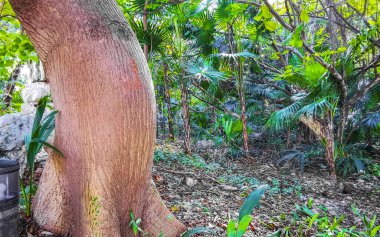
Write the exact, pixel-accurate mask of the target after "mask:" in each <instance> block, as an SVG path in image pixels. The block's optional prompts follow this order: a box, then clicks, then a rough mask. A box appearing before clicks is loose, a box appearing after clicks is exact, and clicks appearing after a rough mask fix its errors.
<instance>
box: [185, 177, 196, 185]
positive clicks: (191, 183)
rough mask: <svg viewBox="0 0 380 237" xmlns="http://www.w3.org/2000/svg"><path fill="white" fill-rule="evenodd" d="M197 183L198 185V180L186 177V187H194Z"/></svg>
mask: <svg viewBox="0 0 380 237" xmlns="http://www.w3.org/2000/svg"><path fill="white" fill-rule="evenodd" d="M197 183H198V181H197V180H196V179H193V178H190V177H186V185H187V186H189V187H194V186H195V185H196V184H197Z"/></svg>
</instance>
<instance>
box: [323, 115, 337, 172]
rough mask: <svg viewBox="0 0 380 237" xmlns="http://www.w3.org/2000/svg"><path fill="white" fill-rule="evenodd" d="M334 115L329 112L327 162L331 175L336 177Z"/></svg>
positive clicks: (326, 129)
mask: <svg viewBox="0 0 380 237" xmlns="http://www.w3.org/2000/svg"><path fill="white" fill-rule="evenodd" d="M333 119H334V118H333V116H332V114H331V113H330V112H329V114H328V118H327V127H326V128H325V133H326V161H327V163H328V166H329V168H330V175H331V176H332V177H334V178H335V177H336V172H335V161H334V159H335V144H334V120H333Z"/></svg>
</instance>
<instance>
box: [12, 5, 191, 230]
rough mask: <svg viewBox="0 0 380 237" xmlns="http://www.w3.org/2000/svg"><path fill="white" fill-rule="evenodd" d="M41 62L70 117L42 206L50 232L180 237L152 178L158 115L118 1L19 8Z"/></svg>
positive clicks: (61, 120)
mask: <svg viewBox="0 0 380 237" xmlns="http://www.w3.org/2000/svg"><path fill="white" fill-rule="evenodd" d="M10 3H11V5H12V7H13V9H14V11H15V12H16V14H17V17H18V18H19V19H20V21H21V23H22V25H23V27H24V29H25V31H26V32H27V34H28V36H29V37H30V39H31V41H32V43H33V44H34V46H35V48H36V50H37V53H38V55H39V57H40V58H41V60H42V62H43V64H44V68H45V73H46V77H47V79H48V80H49V81H50V83H51V89H52V97H53V101H54V105H55V107H56V109H58V110H59V111H60V112H59V114H58V116H57V118H56V132H55V134H56V136H55V142H54V144H55V146H56V147H58V148H59V149H60V150H61V151H62V152H63V154H64V155H65V157H64V158H62V157H59V156H58V155H52V157H51V158H50V159H49V160H48V162H47V164H46V166H45V171H44V174H43V175H42V178H41V182H40V184H39V188H38V193H37V194H36V197H35V202H34V217H35V219H36V220H37V222H38V223H39V224H41V225H42V227H43V228H46V229H47V230H50V231H53V232H58V233H61V234H67V233H69V234H70V235H71V236H75V237H77V236H78V237H81V236H125V237H129V236H132V235H133V233H132V230H131V229H130V227H128V224H129V222H130V219H129V212H130V211H132V212H133V213H134V214H135V216H136V217H141V218H142V227H143V229H144V230H145V231H146V232H149V233H150V235H149V236H157V235H159V233H160V232H161V231H162V232H163V234H164V236H165V237H167V236H172V237H174V236H178V235H179V234H180V233H181V232H183V230H184V226H183V225H182V224H181V223H179V222H178V221H177V220H176V219H175V218H173V217H172V216H170V213H169V212H168V211H167V210H166V208H165V206H164V205H163V203H162V201H161V199H160V197H159V195H158V194H157V192H156V191H155V188H154V186H152V185H151V184H150V170H151V166H152V155H153V150H154V143H155V131H156V115H155V112H156V111H155V107H156V106H155V98H154V91H153V84H152V81H151V77H150V73H149V69H148V65H147V62H146V60H145V57H144V54H143V52H142V50H141V48H140V46H139V43H138V41H137V39H136V37H135V35H134V33H133V32H132V30H131V29H130V27H129V25H128V24H127V22H126V20H125V19H124V16H123V14H122V12H121V11H120V9H119V8H118V6H117V4H116V2H115V1H109V0H108V1H105V0H65V1H61V0H34V1H32V0H11V1H10Z"/></svg>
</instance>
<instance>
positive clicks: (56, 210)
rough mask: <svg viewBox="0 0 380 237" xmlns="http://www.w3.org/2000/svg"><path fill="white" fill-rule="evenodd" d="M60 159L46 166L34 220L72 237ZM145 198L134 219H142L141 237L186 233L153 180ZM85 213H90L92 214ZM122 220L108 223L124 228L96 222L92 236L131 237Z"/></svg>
mask: <svg viewBox="0 0 380 237" xmlns="http://www.w3.org/2000/svg"><path fill="white" fill-rule="evenodd" d="M59 159H64V158H62V157H58V156H57V155H53V157H52V158H51V159H49V160H48V161H47V162H46V165H45V169H44V172H43V174H42V176H41V180H40V184H39V187H38V192H37V194H36V196H35V198H34V200H33V216H34V219H35V220H36V222H37V223H38V224H39V225H40V226H41V227H42V228H43V229H45V230H48V231H50V232H53V233H57V234H60V235H63V236H67V235H68V236H73V235H72V233H73V232H75V231H73V228H75V223H72V220H73V217H72V216H71V215H70V212H69V211H68V210H67V207H68V205H69V203H68V202H69V200H68V199H66V198H65V196H66V195H65V191H64V190H63V189H62V188H61V187H62V183H61V182H62V181H63V180H59V177H60V176H59V174H60V173H61V167H62V164H61V163H62V162H61V161H60V160H59ZM68 191H70V190H68ZM144 198H145V200H144V201H143V202H144V203H145V205H144V208H143V211H142V214H140V215H141V216H137V215H136V213H134V214H135V215H136V218H140V217H141V223H142V226H141V227H142V229H143V230H144V232H145V235H144V236H149V237H157V236H159V235H160V234H161V233H163V234H164V236H165V237H177V236H180V235H181V234H182V233H183V232H185V231H186V227H185V225H183V224H182V223H180V222H179V221H178V220H177V219H176V218H175V217H174V216H173V215H172V214H171V213H170V211H169V210H168V209H167V208H166V206H165V204H164V202H163V201H162V199H161V197H160V195H159V193H158V191H157V189H156V187H155V184H154V182H153V181H152V180H150V181H149V182H148V187H147V190H146V192H145V195H144ZM88 211H89V212H91V210H88ZM109 215H110V216H109V217H107V216H104V215H102V219H104V220H106V219H108V218H110V219H112V220H113V219H115V216H118V215H117V214H116V213H109ZM122 218H124V220H117V221H111V223H126V225H125V226H117V225H114V224H113V225H112V226H102V224H103V223H102V222H101V221H99V223H98V226H97V227H96V229H97V230H98V231H97V232H96V235H95V236H113V237H114V236H130V234H128V233H129V232H130V231H131V227H129V226H128V224H129V222H130V218H129V215H127V216H123V217H122ZM104 224H105V225H109V224H110V222H108V221H105V222H104Z"/></svg>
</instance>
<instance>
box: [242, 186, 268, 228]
mask: <svg viewBox="0 0 380 237" xmlns="http://www.w3.org/2000/svg"><path fill="white" fill-rule="evenodd" d="M267 188H268V185H262V186H259V187H258V188H257V189H256V190H254V191H253V192H251V193H250V194H249V195H248V197H247V198H246V199H245V201H244V203H243V205H242V206H241V208H240V212H239V221H241V220H242V219H243V217H244V216H246V215H250V214H251V212H252V210H253V209H254V208H255V207H257V206H258V205H259V201H260V199H261V197H262V196H263V194H264V192H265V190H267Z"/></svg>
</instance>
